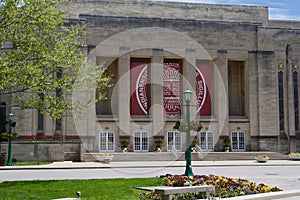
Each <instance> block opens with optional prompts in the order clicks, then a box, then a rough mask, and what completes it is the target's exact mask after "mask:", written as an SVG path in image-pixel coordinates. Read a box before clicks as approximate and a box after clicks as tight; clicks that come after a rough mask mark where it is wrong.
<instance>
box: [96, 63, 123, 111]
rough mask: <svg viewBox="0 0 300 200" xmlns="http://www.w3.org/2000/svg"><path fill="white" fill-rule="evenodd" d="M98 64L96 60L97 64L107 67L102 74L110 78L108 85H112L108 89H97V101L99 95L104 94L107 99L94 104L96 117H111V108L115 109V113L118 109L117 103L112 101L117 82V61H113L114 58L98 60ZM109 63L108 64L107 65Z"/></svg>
mask: <svg viewBox="0 0 300 200" xmlns="http://www.w3.org/2000/svg"><path fill="white" fill-rule="evenodd" d="M99 60H100V61H99V62H98V60H97V64H99V65H103V66H107V65H108V67H107V69H106V70H105V72H104V75H105V76H107V75H109V76H111V80H110V83H111V84H112V87H108V88H101V89H97V93H96V95H97V97H96V98H97V99H98V97H99V93H102V94H105V96H106V97H107V98H104V99H101V100H99V101H97V103H96V115H108V116H111V115H112V114H113V111H112V108H116V109H115V111H117V110H118V109H117V108H118V104H117V101H113V100H112V94H113V91H114V89H115V86H116V85H117V81H118V59H116V60H114V58H107V59H104V58H101V59H100V58H99ZM108 63H110V64H108Z"/></svg>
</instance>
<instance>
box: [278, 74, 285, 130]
mask: <svg viewBox="0 0 300 200" xmlns="http://www.w3.org/2000/svg"><path fill="white" fill-rule="evenodd" d="M283 92H284V91H283V72H281V71H280V72H278V93H279V94H278V100H279V129H280V131H284V94H283Z"/></svg>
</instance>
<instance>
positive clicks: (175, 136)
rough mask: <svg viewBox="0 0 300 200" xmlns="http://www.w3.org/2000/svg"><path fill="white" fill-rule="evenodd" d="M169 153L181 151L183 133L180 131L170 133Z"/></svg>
mask: <svg viewBox="0 0 300 200" xmlns="http://www.w3.org/2000/svg"><path fill="white" fill-rule="evenodd" d="M167 134H168V141H167V142H168V143H167V144H168V146H167V149H168V151H181V133H180V132H178V131H168V133H167Z"/></svg>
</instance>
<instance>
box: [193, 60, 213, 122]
mask: <svg viewBox="0 0 300 200" xmlns="http://www.w3.org/2000/svg"><path fill="white" fill-rule="evenodd" d="M210 68H211V67H210V65H209V64H197V68H196V93H197V101H196V104H197V106H198V107H197V114H198V115H201V116H211V95H210V91H211V78H210V77H211V69H210Z"/></svg>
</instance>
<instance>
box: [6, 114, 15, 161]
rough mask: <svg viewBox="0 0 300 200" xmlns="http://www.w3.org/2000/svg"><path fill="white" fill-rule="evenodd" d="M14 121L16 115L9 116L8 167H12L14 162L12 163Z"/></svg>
mask: <svg viewBox="0 0 300 200" xmlns="http://www.w3.org/2000/svg"><path fill="white" fill-rule="evenodd" d="M13 121H14V114H12V113H10V114H9V115H8V124H9V130H8V134H9V137H8V156H7V162H6V165H7V166H12V165H13V162H12V153H11V139H12V137H11V133H12V126H13Z"/></svg>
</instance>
